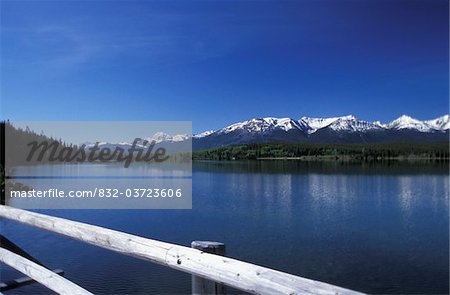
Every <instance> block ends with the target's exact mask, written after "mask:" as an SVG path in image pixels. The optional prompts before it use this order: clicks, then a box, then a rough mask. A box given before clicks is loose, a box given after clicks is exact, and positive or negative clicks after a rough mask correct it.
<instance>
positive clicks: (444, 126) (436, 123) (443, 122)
mask: <svg viewBox="0 0 450 295" xmlns="http://www.w3.org/2000/svg"><path fill="white" fill-rule="evenodd" d="M425 123H427V124H428V125H430V126H431V127H433V128H435V129H439V130H449V129H450V118H449V115H444V116H442V117H439V118H436V119H432V120H428V121H425Z"/></svg>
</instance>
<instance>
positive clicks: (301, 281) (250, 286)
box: [0, 205, 361, 295]
mask: <svg viewBox="0 0 450 295" xmlns="http://www.w3.org/2000/svg"><path fill="white" fill-rule="evenodd" d="M0 217H4V218H7V219H11V220H15V221H18V222H21V223H24V224H28V225H31V226H34V227H38V228H41V229H44V230H48V231H51V232H55V233H59V234H62V235H65V236H68V237H71V238H75V239H77V240H80V241H83V242H86V243H89V244H92V245H95V246H99V247H102V248H106V249H109V250H112V251H116V252H119V253H122V254H125V255H130V256H133V257H137V258H140V259H143V260H148V261H151V262H154V263H158V264H162V265H165V266H168V267H171V268H173V269H177V270H181V271H183V272H187V273H190V274H193V275H196V276H200V277H203V278H205V279H208V280H213V281H216V282H219V283H222V284H225V285H228V286H231V287H233V288H237V289H240V290H243V291H246V292H249V293H254V294H291V295H294V294H333V295H336V294H361V293H359V292H356V291H352V290H349V289H345V288H341V287H337V286H334V285H331V284H327V283H323V282H319V281H314V280H311V279H306V278H302V277H299V276H295V275H291V274H287V273H283V272H280V271H276V270H273V269H270V268H266V267H262V266H258V265H254V264H251V263H247V262H243V261H239V260H236V259H232V258H227V257H222V256H218V255H213V254H208V253H205V252H202V251H199V250H196V249H192V248H189V247H185V246H180V245H175V244H170V243H166V242H161V241H157V240H152V239H147V238H143V237H139V236H135V235H131V234H127V233H124V232H119V231H115V230H111V229H107V228H103V227H100V226H95V225H90V224H86V223H81V222H76V221H71V220H67V219H64V218H59V217H53V216H48V215H44V214H39V213H35V212H30V211H26V210H21V209H16V208H12V207H8V206H4V205H0Z"/></svg>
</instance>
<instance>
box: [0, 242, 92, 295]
mask: <svg viewBox="0 0 450 295" xmlns="http://www.w3.org/2000/svg"><path fill="white" fill-rule="evenodd" d="M0 261H1V262H3V263H5V264H6V265H9V266H11V267H12V268H14V269H16V270H17V271H19V272H21V273H23V274H24V275H26V276H28V277H30V278H32V279H33V280H35V281H36V282H39V283H40V284H42V285H44V286H46V287H47V288H49V289H50V290H53V291H55V292H57V293H58V294H63V295H65V294H67V295H92V293H91V292H89V291H87V290H85V289H83V288H81V287H80V286H78V285H76V284H75V283H72V282H71V281H69V280H68V279H66V278H64V277H62V276H60V275H58V274H56V273H54V272H52V271H51V270H49V269H46V268H45V267H43V266H40V265H39V264H37V263H35V262H33V261H31V260H28V259H26V258H23V257H22V256H19V255H17V254H15V253H13V252H11V251H8V250H6V249H4V248H0Z"/></svg>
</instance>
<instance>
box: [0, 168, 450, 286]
mask: <svg viewBox="0 0 450 295" xmlns="http://www.w3.org/2000/svg"><path fill="white" fill-rule="evenodd" d="M130 169H131V168H130ZM39 212H43V213H47V214H51V215H55V216H61V217H66V218H69V219H72V220H78V221H83V222H88V223H92V224H96V225H101V226H105V227H108V228H112V229H116V230H120V231H125V232H128V233H133V234H136V235H140V236H144V237H148V238H153V239H159V240H163V241H167V242H171V243H177V244H182V245H187V246H188V245H190V242H191V241H192V240H213V241H220V242H224V243H225V244H226V246H227V253H228V256H230V257H234V258H238V259H241V260H245V261H249V262H252V263H256V264H260V265H264V266H268V267H271V268H275V269H278V270H282V271H285V272H289V273H292V274H296V275H299V276H304V277H307V278H312V279H316V280H320V281H325V282H328V283H332V284H336V285H339V286H343V287H347V288H351V289H355V290H358V291H363V292H369V293H383V294H386V293H392V294H393V293H396V294H411V293H415V294H444V293H445V294H447V293H448V289H449V280H448V278H449V251H448V249H449V242H448V241H449V173H448V163H443V164H426V165H425V164H390V165H388V164H376V165H375V164H339V163H300V162H288V161H274V162H195V163H194V164H193V209H192V210H40V211H39ZM1 233H2V234H3V235H5V236H6V237H8V239H10V240H12V241H13V242H14V243H16V244H18V245H19V246H21V247H22V248H23V249H25V250H26V251H27V252H29V253H30V254H32V255H33V256H34V257H36V258H38V259H39V260H41V261H42V262H43V263H45V264H46V265H47V266H49V267H51V268H55V269H56V268H60V269H63V270H64V271H65V273H66V277H67V278H69V279H70V280H72V281H74V282H76V283H78V284H80V285H81V286H83V287H85V288H86V289H88V290H89V291H91V292H93V293H96V294H161V293H172V294H178V293H190V276H189V275H187V274H184V273H181V272H177V271H174V270H170V269H168V268H164V267H161V266H158V265H154V264H151V263H148V262H144V261H140V260H138V259H135V258H131V257H127V256H123V255H120V254H116V253H113V252H110V251H108V250H104V249H100V248H98V247H94V246H90V245H87V244H84V243H81V242H78V241H75V240H72V239H69V238H66V237H62V236H59V235H57V234H53V233H49V232H45V231H42V230H39V229H34V228H31V227H29V226H25V225H21V224H17V223H14V222H10V221H4V220H3V221H1ZM1 275H2V276H1V280H2V281H6V280H9V279H12V278H16V277H20V276H21V275H20V274H18V273H16V272H15V271H12V270H11V269H9V268H6V267H4V266H2V272H1ZM48 293H49V291H48V290H47V289H45V288H43V287H40V286H38V285H36V284H35V285H31V286H27V287H23V288H19V289H16V290H14V291H8V292H5V294H48Z"/></svg>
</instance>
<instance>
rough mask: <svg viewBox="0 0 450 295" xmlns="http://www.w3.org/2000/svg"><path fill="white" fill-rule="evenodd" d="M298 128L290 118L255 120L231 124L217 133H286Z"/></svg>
mask: <svg viewBox="0 0 450 295" xmlns="http://www.w3.org/2000/svg"><path fill="white" fill-rule="evenodd" d="M299 128H300V126H299V124H298V122H297V121H295V120H293V119H291V118H274V117H266V118H255V119H251V120H247V121H243V122H239V123H235V124H232V125H230V126H228V127H225V128H222V129H220V130H219V131H218V133H224V134H226V133H230V132H233V131H235V130H239V129H240V130H245V131H247V132H262V133H264V132H267V131H271V130H275V129H281V130H284V131H288V130H291V129H299Z"/></svg>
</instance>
